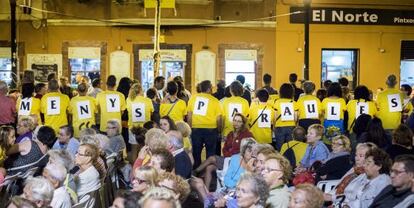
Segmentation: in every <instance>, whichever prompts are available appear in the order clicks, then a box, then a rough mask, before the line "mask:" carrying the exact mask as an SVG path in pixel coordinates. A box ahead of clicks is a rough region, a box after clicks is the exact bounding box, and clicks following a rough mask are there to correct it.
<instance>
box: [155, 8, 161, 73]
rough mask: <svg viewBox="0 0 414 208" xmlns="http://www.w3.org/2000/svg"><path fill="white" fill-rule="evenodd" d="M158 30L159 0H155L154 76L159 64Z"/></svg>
mask: <svg viewBox="0 0 414 208" xmlns="http://www.w3.org/2000/svg"><path fill="white" fill-rule="evenodd" d="M160 30H161V0H156V4H155V24H154V78H155V77H157V76H158V75H159V70H160V64H161V54H160Z"/></svg>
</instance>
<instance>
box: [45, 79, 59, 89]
mask: <svg viewBox="0 0 414 208" xmlns="http://www.w3.org/2000/svg"><path fill="white" fill-rule="evenodd" d="M47 87H48V88H49V90H52V91H56V90H58V89H59V83H58V81H57V80H56V79H52V80H50V81H49V84H48V86H47Z"/></svg>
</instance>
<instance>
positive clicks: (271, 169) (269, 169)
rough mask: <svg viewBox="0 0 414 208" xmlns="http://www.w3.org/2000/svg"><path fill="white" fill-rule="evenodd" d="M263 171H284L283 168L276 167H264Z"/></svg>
mask: <svg viewBox="0 0 414 208" xmlns="http://www.w3.org/2000/svg"><path fill="white" fill-rule="evenodd" d="M263 171H265V172H268V173H270V172H273V171H282V170H281V169H276V168H264V169H263Z"/></svg>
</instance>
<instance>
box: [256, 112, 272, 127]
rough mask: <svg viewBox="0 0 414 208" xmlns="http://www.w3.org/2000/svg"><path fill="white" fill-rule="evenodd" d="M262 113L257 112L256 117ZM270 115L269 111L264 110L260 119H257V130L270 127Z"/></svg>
mask: <svg viewBox="0 0 414 208" xmlns="http://www.w3.org/2000/svg"><path fill="white" fill-rule="evenodd" d="M261 112H262V110H259V111H258V115H260V113H261ZM271 115H272V114H271V113H270V110H264V111H263V113H262V115H260V118H259V119H257V126H258V127H259V128H270V126H271V124H272V123H271V122H272V118H271Z"/></svg>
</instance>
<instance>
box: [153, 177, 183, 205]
mask: <svg viewBox="0 0 414 208" xmlns="http://www.w3.org/2000/svg"><path fill="white" fill-rule="evenodd" d="M157 180H158V182H157V183H158V186H159V187H163V188H166V189H169V190H171V191H173V192H174V193H175V194H176V198H177V199H178V200H180V203H183V202H184V201H185V200H186V199H187V197H188V195H189V194H190V185H188V183H187V181H185V180H184V179H183V178H182V177H180V176H178V175H176V174H174V173H169V172H165V173H162V174H161V175H160V176H159V177H158V179H157Z"/></svg>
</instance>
